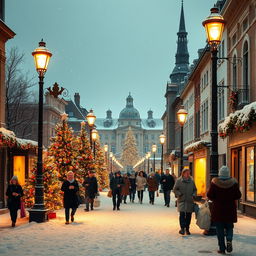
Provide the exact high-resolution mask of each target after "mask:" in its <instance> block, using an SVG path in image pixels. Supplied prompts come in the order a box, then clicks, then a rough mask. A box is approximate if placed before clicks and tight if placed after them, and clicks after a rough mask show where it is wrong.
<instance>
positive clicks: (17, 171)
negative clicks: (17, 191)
mask: <svg viewBox="0 0 256 256" xmlns="http://www.w3.org/2000/svg"><path fill="white" fill-rule="evenodd" d="M13 175H15V176H17V177H18V181H19V183H20V185H24V184H25V156H14V157H13Z"/></svg>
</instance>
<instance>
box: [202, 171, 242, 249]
mask: <svg viewBox="0 0 256 256" xmlns="http://www.w3.org/2000/svg"><path fill="white" fill-rule="evenodd" d="M207 197H208V198H209V199H210V200H211V201H212V207H211V218H212V222H213V223H214V224H215V225H216V231H217V238H218V245H219V250H218V253H220V254H226V251H227V252H228V253H230V252H232V250H233V248H232V240H233V228H234V223H236V222H237V205H236V200H238V199H240V198H241V192H240V190H239V186H238V183H237V180H236V179H235V178H231V177H230V171H229V168H228V167H227V166H222V167H221V168H220V170H219V174H218V177H216V178H213V179H212V182H211V185H210V188H209V191H208V192H207ZM225 236H226V240H227V244H225Z"/></svg>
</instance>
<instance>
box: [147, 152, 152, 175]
mask: <svg viewBox="0 0 256 256" xmlns="http://www.w3.org/2000/svg"><path fill="white" fill-rule="evenodd" d="M150 156H151V153H150V152H148V153H147V159H148V173H149V165H150Z"/></svg>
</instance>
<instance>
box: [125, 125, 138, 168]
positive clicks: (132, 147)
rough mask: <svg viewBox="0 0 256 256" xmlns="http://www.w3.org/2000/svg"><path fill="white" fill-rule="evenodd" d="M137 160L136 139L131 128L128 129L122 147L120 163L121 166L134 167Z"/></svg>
mask: <svg viewBox="0 0 256 256" xmlns="http://www.w3.org/2000/svg"><path fill="white" fill-rule="evenodd" d="M138 159H139V154H138V149H137V144H136V139H135V137H134V135H133V132H132V129H131V127H129V129H128V131H127V133H126V138H125V141H124V146H123V153H122V158H121V163H122V165H123V166H134V165H135V164H136V163H137V161H138Z"/></svg>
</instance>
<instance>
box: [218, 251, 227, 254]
mask: <svg viewBox="0 0 256 256" xmlns="http://www.w3.org/2000/svg"><path fill="white" fill-rule="evenodd" d="M218 253H219V254H226V253H225V251H222V250H218Z"/></svg>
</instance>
